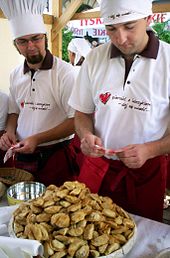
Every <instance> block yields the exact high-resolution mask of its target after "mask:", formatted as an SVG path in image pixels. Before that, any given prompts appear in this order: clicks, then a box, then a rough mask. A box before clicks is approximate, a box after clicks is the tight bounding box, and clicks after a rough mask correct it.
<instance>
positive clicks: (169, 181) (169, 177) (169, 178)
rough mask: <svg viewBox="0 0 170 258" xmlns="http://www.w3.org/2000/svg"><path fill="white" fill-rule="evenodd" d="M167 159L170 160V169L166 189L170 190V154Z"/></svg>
mask: <svg viewBox="0 0 170 258" xmlns="http://www.w3.org/2000/svg"><path fill="white" fill-rule="evenodd" d="M167 159H168V169H167V182H166V187H167V188H168V189H169V190H170V154H169V155H168V157H167Z"/></svg>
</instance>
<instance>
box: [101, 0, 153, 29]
mask: <svg viewBox="0 0 170 258" xmlns="http://www.w3.org/2000/svg"><path fill="white" fill-rule="evenodd" d="M100 11H101V17H102V18H103V23H104V24H105V25H112V24H118V23H124V22H128V21H135V20H139V19H142V18H145V17H148V16H149V15H152V0H101V3H100Z"/></svg>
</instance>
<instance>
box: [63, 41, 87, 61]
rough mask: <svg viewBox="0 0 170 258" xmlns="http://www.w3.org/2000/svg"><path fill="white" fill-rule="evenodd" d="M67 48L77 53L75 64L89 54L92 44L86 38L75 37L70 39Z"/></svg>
mask: <svg viewBox="0 0 170 258" xmlns="http://www.w3.org/2000/svg"><path fill="white" fill-rule="evenodd" d="M67 49H68V50H69V51H71V52H73V53H75V60H74V65H76V64H77V63H78V61H79V60H80V58H81V57H82V56H83V57H84V58H85V57H86V56H87V54H88V53H89V52H90V50H91V46H90V44H89V43H88V42H87V40H85V39H84V38H75V39H72V40H71V41H70V43H69V44H68V48H67Z"/></svg>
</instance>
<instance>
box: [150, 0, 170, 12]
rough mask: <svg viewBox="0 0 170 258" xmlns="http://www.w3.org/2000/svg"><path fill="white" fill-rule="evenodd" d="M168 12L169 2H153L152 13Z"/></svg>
mask: <svg viewBox="0 0 170 258" xmlns="http://www.w3.org/2000/svg"><path fill="white" fill-rule="evenodd" d="M168 12H170V3H166V2H165V3H154V4H153V13H168Z"/></svg>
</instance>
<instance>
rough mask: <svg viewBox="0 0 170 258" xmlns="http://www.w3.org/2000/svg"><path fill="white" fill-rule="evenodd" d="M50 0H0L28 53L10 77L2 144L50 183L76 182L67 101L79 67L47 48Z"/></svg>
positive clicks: (19, 162)
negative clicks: (46, 18) (46, 14)
mask: <svg viewBox="0 0 170 258" xmlns="http://www.w3.org/2000/svg"><path fill="white" fill-rule="evenodd" d="M45 5H46V1H45V0H40V1H37V0H35V1H30V0H14V1H11V0H4V1H3V0H0V7H1V9H2V10H3V12H4V14H5V15H6V16H7V18H8V19H9V23H10V26H11V29H12V34H13V40H14V45H15V47H16V48H17V50H18V51H19V53H20V54H21V55H23V56H24V57H25V62H24V64H21V65H19V66H18V67H16V68H15V69H14V70H13V71H12V73H11V76H10V97H9V112H8V113H9V115H8V121H7V126H6V133H5V134H4V135H3V136H2V137H1V140H0V148H1V149H2V150H8V149H9V148H10V147H11V146H12V145H15V144H16V143H17V142H19V145H17V148H16V149H15V152H16V155H15V158H16V159H15V163H14V164H13V165H15V166H16V167H18V168H23V169H25V170H28V171H30V172H32V173H33V174H34V176H35V180H37V181H40V182H42V183H44V184H46V185H49V184H56V185H61V184H62V183H64V181H66V180H71V166H70V161H69V148H68V146H69V143H70V139H71V138H72V137H73V133H74V121H73V120H74V110H73V109H72V108H71V107H70V106H69V105H68V98H69V97H70V94H71V91H72V86H73V85H74V70H73V67H72V65H70V64H68V63H66V62H64V61H62V60H60V59H59V58H57V57H54V56H53V55H52V54H51V53H50V51H49V50H48V48H47V35H46V28H45V25H44V22H43V16H42V13H43V10H44V7H45Z"/></svg>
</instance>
